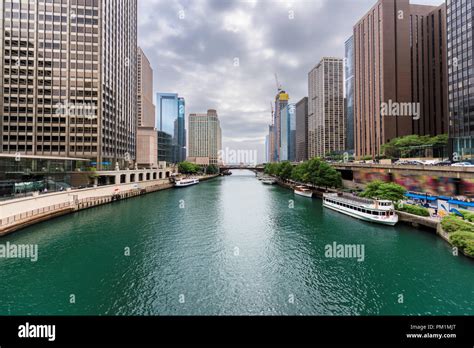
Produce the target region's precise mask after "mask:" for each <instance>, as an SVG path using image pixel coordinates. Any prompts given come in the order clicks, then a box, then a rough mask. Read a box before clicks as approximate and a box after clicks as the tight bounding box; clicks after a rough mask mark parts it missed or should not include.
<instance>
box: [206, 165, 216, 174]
mask: <svg viewBox="0 0 474 348" xmlns="http://www.w3.org/2000/svg"><path fill="white" fill-rule="evenodd" d="M217 173H219V167H217V166H216V165H215V164H210V165H208V166H207V168H206V174H211V175H213V174H217Z"/></svg>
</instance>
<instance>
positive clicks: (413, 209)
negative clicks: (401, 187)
mask: <svg viewBox="0 0 474 348" xmlns="http://www.w3.org/2000/svg"><path fill="white" fill-rule="evenodd" d="M398 210H400V211H404V212H405V213H408V214H413V215H418V216H430V212H429V210H428V209H426V208H424V207H420V206H417V205H410V204H404V205H401V206H399V207H398Z"/></svg>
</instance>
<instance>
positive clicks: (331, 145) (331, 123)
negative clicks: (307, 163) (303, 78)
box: [308, 57, 346, 158]
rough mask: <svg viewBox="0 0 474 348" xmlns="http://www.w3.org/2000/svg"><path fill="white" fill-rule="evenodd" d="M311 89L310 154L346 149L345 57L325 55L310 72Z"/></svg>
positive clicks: (309, 119)
mask: <svg viewBox="0 0 474 348" xmlns="http://www.w3.org/2000/svg"><path fill="white" fill-rule="evenodd" d="M308 92H309V96H308V100H309V105H308V112H309V116H308V130H309V132H308V138H309V139H308V141H309V146H308V157H309V158H313V157H324V156H325V155H326V154H328V153H331V152H340V151H344V148H345V140H346V136H345V133H346V129H345V120H344V73H343V60H342V59H341V58H333V57H324V58H322V59H321V61H320V62H319V63H318V64H317V65H316V66H315V67H314V68H313V69H312V70H311V71H310V72H309V74H308Z"/></svg>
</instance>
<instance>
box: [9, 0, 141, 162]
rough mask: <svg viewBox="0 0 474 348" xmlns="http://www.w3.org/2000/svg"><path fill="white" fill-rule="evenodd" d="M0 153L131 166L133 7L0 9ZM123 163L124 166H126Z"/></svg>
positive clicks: (77, 4)
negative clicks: (129, 163) (74, 158)
mask: <svg viewBox="0 0 474 348" xmlns="http://www.w3.org/2000/svg"><path fill="white" fill-rule="evenodd" d="M0 6H1V7H2V10H1V12H0V15H1V16H2V18H0V26H1V27H2V28H1V29H2V30H1V31H0V55H1V57H0V59H1V61H2V69H1V72H0V74H1V76H0V91H1V92H0V109H1V110H2V117H1V118H0V129H1V132H2V136H1V137H0V149H1V151H2V152H4V153H21V154H26V155H36V156H39V157H41V156H55V157H76V158H85V159H90V160H92V164H93V165H95V166H97V167H98V168H99V169H105V168H112V167H114V166H115V162H119V163H120V164H121V165H122V166H125V165H126V164H127V163H126V162H129V161H131V160H133V159H134V158H135V148H136V142H135V141H136V127H137V119H136V117H137V108H136V105H137V95H136V87H137V71H136V67H137V57H136V56H137V49H136V47H137V1H136V0H132V1H130V0H115V1H112V0H105V1H97V0H96V1H87V2H86V1H76V0H63V1H62V2H59V1H54V2H53V1H39V0H38V1H2V3H1V5H0ZM127 160H128V161H127Z"/></svg>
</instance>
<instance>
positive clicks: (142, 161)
mask: <svg viewBox="0 0 474 348" xmlns="http://www.w3.org/2000/svg"><path fill="white" fill-rule="evenodd" d="M137 61H138V66H137V72H138V74H137V82H138V83H137V97H138V105H137V111H138V128H137V164H138V166H139V167H140V168H141V167H146V168H152V167H157V166H158V133H157V130H156V128H155V122H156V121H155V105H153V70H152V68H151V65H150V61H149V60H148V58H147V57H146V55H145V53H144V52H143V50H142V49H141V48H140V47H138V53H137Z"/></svg>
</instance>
